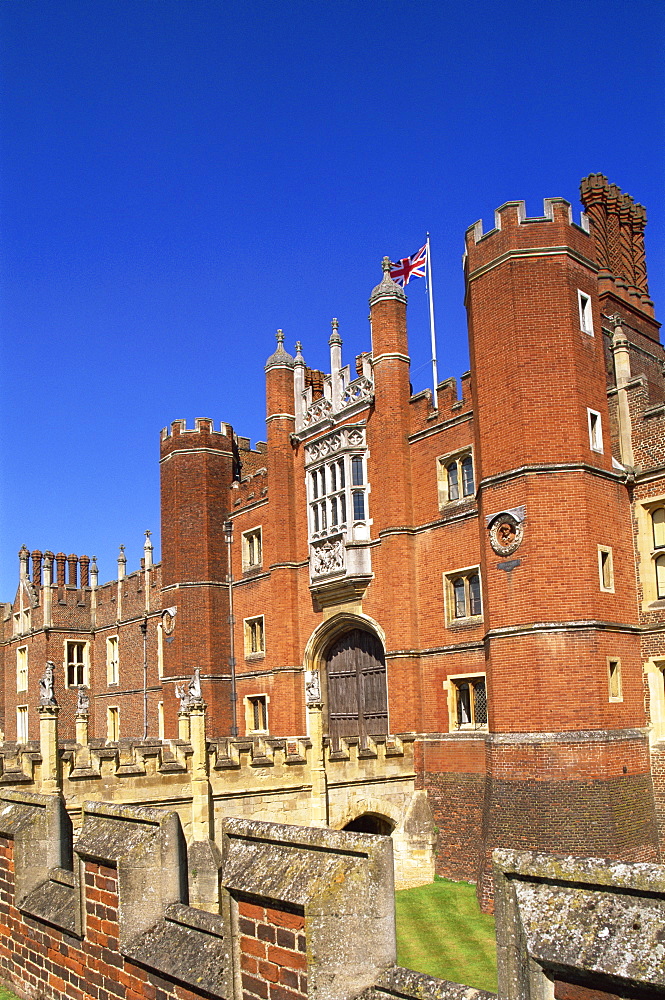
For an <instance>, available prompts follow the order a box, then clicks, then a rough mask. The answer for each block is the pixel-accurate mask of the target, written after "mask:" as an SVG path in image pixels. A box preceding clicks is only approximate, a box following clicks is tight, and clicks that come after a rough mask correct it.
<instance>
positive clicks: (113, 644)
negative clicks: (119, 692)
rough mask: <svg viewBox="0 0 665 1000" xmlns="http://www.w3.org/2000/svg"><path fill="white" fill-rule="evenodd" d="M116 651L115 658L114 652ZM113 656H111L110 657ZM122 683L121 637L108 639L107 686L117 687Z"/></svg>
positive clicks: (115, 636)
mask: <svg viewBox="0 0 665 1000" xmlns="http://www.w3.org/2000/svg"><path fill="white" fill-rule="evenodd" d="M114 649H115V657H113V655H112V652H113V650H114ZM110 654H111V655H110ZM119 683H120V637H119V636H118V635H117V634H116V635H109V636H107V637H106V686H107V687H117V685H118V684H119Z"/></svg>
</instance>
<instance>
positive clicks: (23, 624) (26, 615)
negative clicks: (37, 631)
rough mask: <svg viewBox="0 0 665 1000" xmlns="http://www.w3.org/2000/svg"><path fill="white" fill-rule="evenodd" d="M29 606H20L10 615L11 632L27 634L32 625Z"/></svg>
mask: <svg viewBox="0 0 665 1000" xmlns="http://www.w3.org/2000/svg"><path fill="white" fill-rule="evenodd" d="M31 619H32V614H31V609H30V608H21V609H20V610H19V611H15V612H14V614H13V615H12V634H13V635H27V633H28V632H29V631H30V629H31V627H32V622H31Z"/></svg>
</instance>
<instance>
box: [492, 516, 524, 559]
mask: <svg viewBox="0 0 665 1000" xmlns="http://www.w3.org/2000/svg"><path fill="white" fill-rule="evenodd" d="M489 533H490V545H491V546H492V548H493V550H494V551H495V552H496V554H497V555H498V556H509V555H511V554H512V553H513V552H514V551H515V549H517V548H519V546H520V545H521V543H522V539H523V537H524V528H523V526H522V523H521V522H520V521H518V520H517V518H515V517H513V515H512V514H497V516H496V517H495V518H494V520H493V521H492V523H491V524H490V526H489Z"/></svg>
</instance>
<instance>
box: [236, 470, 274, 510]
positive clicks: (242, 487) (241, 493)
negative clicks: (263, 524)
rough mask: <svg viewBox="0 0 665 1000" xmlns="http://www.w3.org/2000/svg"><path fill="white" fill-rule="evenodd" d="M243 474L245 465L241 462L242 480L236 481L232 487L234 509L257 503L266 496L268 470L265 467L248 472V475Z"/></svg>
mask: <svg viewBox="0 0 665 1000" xmlns="http://www.w3.org/2000/svg"><path fill="white" fill-rule="evenodd" d="M244 473H245V465H244V462H243V476H242V479H241V480H240V482H237V481H236V482H234V483H233V485H232V489H233V501H232V503H233V506H234V507H244V506H245V505H246V504H252V503H258V502H259V501H260V500H264V499H265V498H266V497H267V496H268V470H267V469H266V468H265V466H264V467H263V468H260V469H256V470H254V471H253V472H250V473H249V475H246V474H244Z"/></svg>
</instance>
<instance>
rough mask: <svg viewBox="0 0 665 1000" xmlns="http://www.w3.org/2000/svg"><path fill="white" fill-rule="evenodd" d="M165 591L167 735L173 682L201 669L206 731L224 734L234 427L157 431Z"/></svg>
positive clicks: (199, 423) (199, 425)
mask: <svg viewBox="0 0 665 1000" xmlns="http://www.w3.org/2000/svg"><path fill="white" fill-rule="evenodd" d="M160 456H161V457H160V462H161V511H162V567H163V568H162V594H163V598H162V599H163V604H164V607H165V608H169V607H171V608H175V609H176V612H175V615H174V616H173V617H171V616H170V615H169V614H168V613H166V615H165V618H166V621H165V623H164V626H163V631H164V636H163V682H164V686H165V691H164V713H165V729H166V735H167V737H168V736H171V737H174V736H175V735H176V713H177V709H178V704H177V701H176V699H175V698H174V696H173V688H172V682H173V681H175V680H188V679H189V678H190V677H191V675H192V672H193V670H194V669H195V668H196V667H198V668H199V670H200V671H201V689H202V694H203V697H204V699H205V701H206V702H207V704H208V711H209V719H210V729H211V732H212V733H213V734H214V735H228V734H229V733H230V727H231V714H230V709H231V701H230V698H231V688H230V678H229V625H228V621H229V603H228V587H227V555H226V543H225V534H224V524H225V521H226V520H227V518H228V515H229V497H230V494H231V489H230V487H231V484H232V482H233V479H234V475H235V472H236V457H235V445H234V440H233V431H232V429H231V427H230V426H229V425H228V424H222V425H221V428H220V430H219V431H215V430H214V427H213V421H212V420H207V419H197V420H196V421H195V427H194V430H189V429H188V428H187V427H186V426H185V421H184V420H176V421H174V422H173V423H172V424H171V430H170V432H169V431H167V430H166V429H165V430H163V431H162V436H161V447H160Z"/></svg>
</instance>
